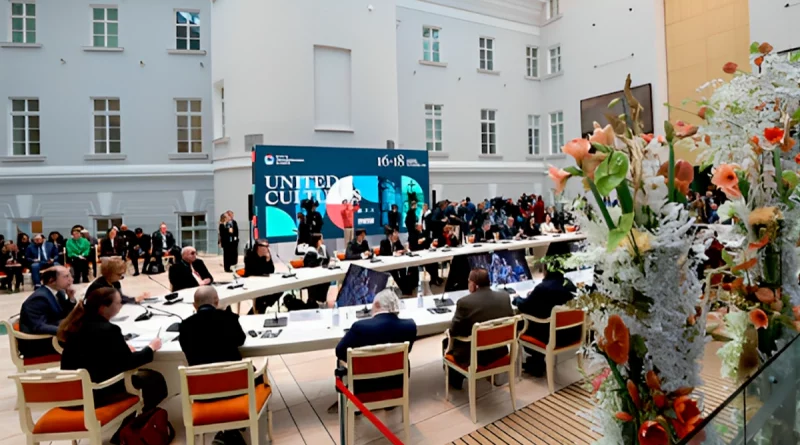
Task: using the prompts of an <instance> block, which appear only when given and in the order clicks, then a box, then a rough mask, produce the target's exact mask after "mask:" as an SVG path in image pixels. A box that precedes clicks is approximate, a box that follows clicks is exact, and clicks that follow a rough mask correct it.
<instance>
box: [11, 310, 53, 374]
mask: <svg viewBox="0 0 800 445" xmlns="http://www.w3.org/2000/svg"><path fill="white" fill-rule="evenodd" d="M0 325H2V326H3V327H5V329H6V332H7V333H8V345H9V352H10V353H11V362H12V363H14V365H15V366H16V367H17V371H19V372H25V370H26V369H42V368H47V367H50V366H49V365H52V364H54V363H58V361H52V362H41V363H38V362H37V363H36V364H35V365H25V362H24V357H23V356H22V353H20V351H19V341H20V340H46V339H50V340H52V342H53V348H54V349H55V351H56V352H58V353H59V354H60V353H61V350H62V348H61V345H59V344H58V341H57V340H56V337H54V336H52V335H45V334H26V333H24V332H22V331H20V327H19V318H13V319H11V320H9V321H6V320H0ZM59 361H60V360H59Z"/></svg>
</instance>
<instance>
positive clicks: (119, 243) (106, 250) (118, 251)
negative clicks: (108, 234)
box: [100, 236, 125, 257]
mask: <svg viewBox="0 0 800 445" xmlns="http://www.w3.org/2000/svg"><path fill="white" fill-rule="evenodd" d="M124 250H125V240H124V239H123V238H122V237H120V236H117V237H116V238H114V246H111V240H110V239H108V238H103V240H102V241H100V257H105V256H121V255H122V252H123V251H124Z"/></svg>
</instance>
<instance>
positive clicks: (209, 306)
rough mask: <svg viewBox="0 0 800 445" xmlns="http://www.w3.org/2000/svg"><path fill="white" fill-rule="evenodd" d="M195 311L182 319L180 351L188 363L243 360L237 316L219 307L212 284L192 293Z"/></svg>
mask: <svg viewBox="0 0 800 445" xmlns="http://www.w3.org/2000/svg"><path fill="white" fill-rule="evenodd" d="M194 307H195V309H196V310H197V312H196V313H195V314H194V315H192V316H191V317H189V318H187V319H186V320H184V321H183V322H181V327H180V337H179V338H178V341H179V342H180V344H181V350H183V354H184V355H185V356H186V362H187V363H188V364H189V366H195V365H206V364H209V363H220V362H231V361H238V360H241V359H242V354H241V353H239V346H241V345H243V344H244V340H245V338H246V337H245V334H244V331H243V330H242V326H241V325H240V324H239V316H238V315H236V314H234V313H233V312H231V311H224V310H219V296H218V295H217V290H216V289H214V287H212V286H200V287H199V288H197V290H196V291H195V293H194Z"/></svg>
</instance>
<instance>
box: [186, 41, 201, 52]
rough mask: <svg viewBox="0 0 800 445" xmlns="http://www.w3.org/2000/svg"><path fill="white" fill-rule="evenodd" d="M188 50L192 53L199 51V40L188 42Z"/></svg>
mask: <svg viewBox="0 0 800 445" xmlns="http://www.w3.org/2000/svg"><path fill="white" fill-rule="evenodd" d="M189 49H191V50H193V51H199V50H200V40H197V39H192V40H190V41H189Z"/></svg>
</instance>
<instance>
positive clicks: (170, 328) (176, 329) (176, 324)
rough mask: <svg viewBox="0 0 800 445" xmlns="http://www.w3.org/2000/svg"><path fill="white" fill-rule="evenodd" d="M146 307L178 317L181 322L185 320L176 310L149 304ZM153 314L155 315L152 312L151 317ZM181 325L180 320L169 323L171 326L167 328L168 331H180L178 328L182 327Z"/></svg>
mask: <svg viewBox="0 0 800 445" xmlns="http://www.w3.org/2000/svg"><path fill="white" fill-rule="evenodd" d="M145 308H147V309H151V310H154V311H156V312H161V313H162V314H164V315H166V316H168V317H178V318H179V319H180V320H181V322H182V321H183V317H181V316H180V315H178V314H176V313H174V312H170V311H165V310H164V309H161V308H157V307H153V306H150V305H149V304H148V305H146V306H145ZM148 312H149V311H148ZM152 316H153V313H152V312H150V317H152ZM180 325H181V323H180V322H178V323H173V324H171V325H169V327H168V328H167V332H178V330H179V329H180Z"/></svg>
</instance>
